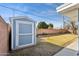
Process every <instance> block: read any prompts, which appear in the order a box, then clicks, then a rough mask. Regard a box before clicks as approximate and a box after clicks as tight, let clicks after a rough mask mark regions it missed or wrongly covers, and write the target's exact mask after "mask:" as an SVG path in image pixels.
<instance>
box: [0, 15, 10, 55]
mask: <svg viewBox="0 0 79 59" xmlns="http://www.w3.org/2000/svg"><path fill="white" fill-rule="evenodd" d="M8 34H9V33H8V24H7V23H6V22H5V21H4V19H3V18H2V17H1V16H0V55H6V54H7V53H8V49H9V39H8V37H9V35H8Z"/></svg>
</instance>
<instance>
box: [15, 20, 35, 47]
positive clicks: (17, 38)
mask: <svg viewBox="0 0 79 59" xmlns="http://www.w3.org/2000/svg"><path fill="white" fill-rule="evenodd" d="M19 23H23V24H31V25H32V33H28V34H19ZM19 35H32V43H29V44H26V45H19V37H18V36H19ZM33 44H34V23H32V22H28V21H19V20H18V21H16V47H18V48H21V47H25V46H28V45H33Z"/></svg>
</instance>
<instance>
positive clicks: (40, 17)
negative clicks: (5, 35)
mask: <svg viewBox="0 0 79 59" xmlns="http://www.w3.org/2000/svg"><path fill="white" fill-rule="evenodd" d="M61 4H62V3H0V15H1V16H2V17H3V19H4V20H5V21H6V22H7V23H9V22H10V19H9V18H10V17H13V16H28V17H29V18H32V19H33V20H34V21H36V22H37V23H39V22H40V21H45V22H46V23H52V24H53V25H54V28H60V27H62V26H63V20H62V15H61V14H59V13H57V11H56V8H57V7H58V6H60V5H61Z"/></svg>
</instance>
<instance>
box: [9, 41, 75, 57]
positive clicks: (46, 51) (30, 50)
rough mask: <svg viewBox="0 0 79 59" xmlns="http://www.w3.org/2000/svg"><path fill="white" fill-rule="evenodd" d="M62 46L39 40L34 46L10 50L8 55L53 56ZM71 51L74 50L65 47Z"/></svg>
mask: <svg viewBox="0 0 79 59" xmlns="http://www.w3.org/2000/svg"><path fill="white" fill-rule="evenodd" d="M62 49H63V47H61V46H57V45H55V44H51V43H48V42H39V43H37V44H36V45H35V46H31V47H27V48H23V49H20V50H16V51H12V52H11V53H10V54H9V56H10V55H11V56H53V55H55V54H56V53H58V52H59V51H60V50H62ZM67 50H69V51H71V52H73V53H75V51H74V50H71V49H67Z"/></svg>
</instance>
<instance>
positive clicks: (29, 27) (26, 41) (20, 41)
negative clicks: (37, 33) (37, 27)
mask: <svg viewBox="0 0 79 59" xmlns="http://www.w3.org/2000/svg"><path fill="white" fill-rule="evenodd" d="M33 44H34V23H32V22H28V21H16V47H24V46H29V45H33Z"/></svg>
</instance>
